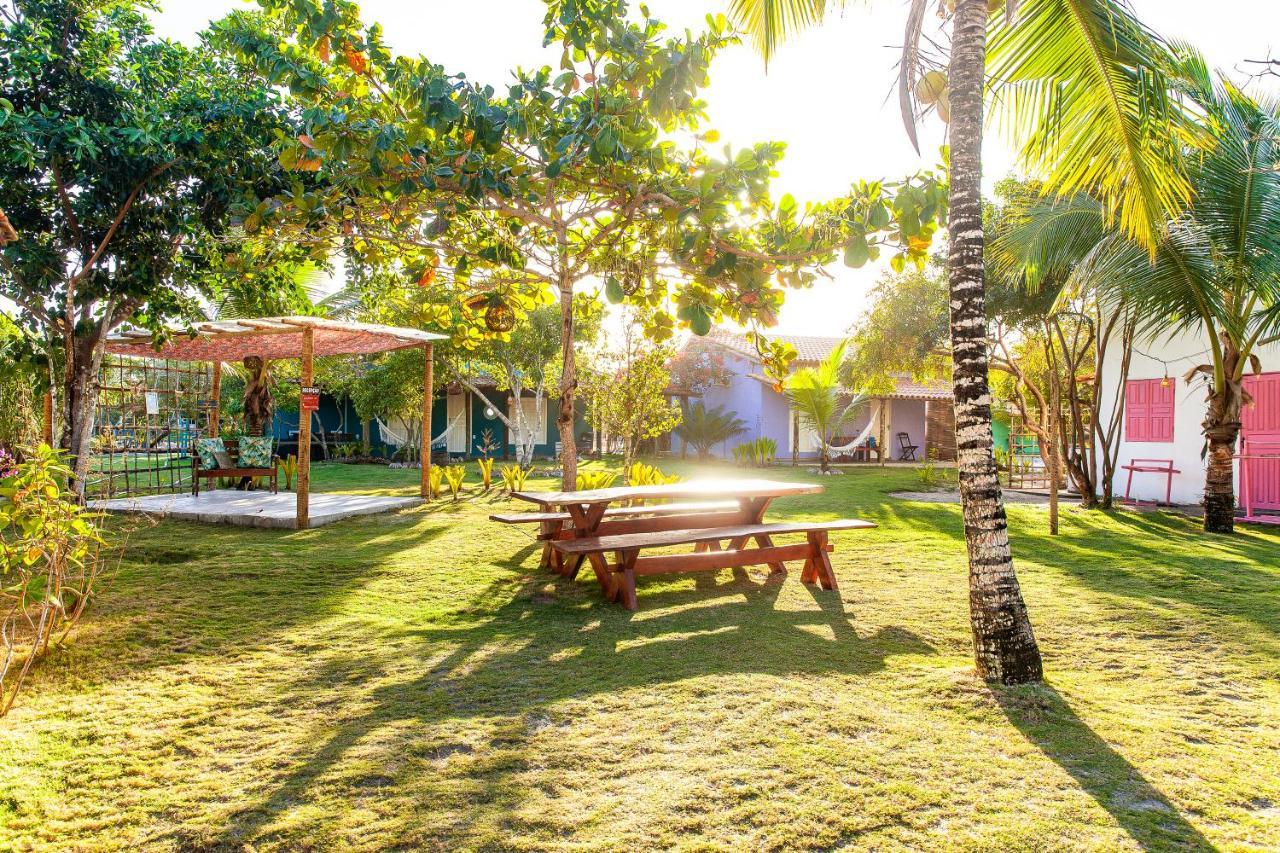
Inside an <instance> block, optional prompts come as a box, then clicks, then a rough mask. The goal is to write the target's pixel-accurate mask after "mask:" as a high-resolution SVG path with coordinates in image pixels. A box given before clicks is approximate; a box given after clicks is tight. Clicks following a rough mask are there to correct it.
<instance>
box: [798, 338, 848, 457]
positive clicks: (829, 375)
mask: <svg viewBox="0 0 1280 853" xmlns="http://www.w3.org/2000/svg"><path fill="white" fill-rule="evenodd" d="M847 349H848V341H841V342H840V344H839V345H838V346H836V348H835V349H833V350H832V351H831V352H830V353H829V354H828V355H827V357H826V358H824V359H823V360H822V361H821V362H819V363H818V365H817V366H816V367H804V368H801V369H800V370H797V371H796V372H795V373H793V374H791V375H790V376H788V377H787V381H786V382H785V383H784V385H783V390H784V391H785V393H786V395H787V399H788V400H790V401H791V405H792V406H794V407H795V409H796V411H797V412H799V414H800V421H801V423H803V424H804V425H805V427H807V428H808V429H811V430H813V431H814V432H816V433H817V434H818V442H819V451H818V452H819V458H820V460H821V471H822V472H823V473H824V474H825V473H826V472H828V471H830V470H831V456H830V446H831V439H833V438H834V437H835V436H837V435H838V434H839V433H840V430H841V429H842V428H843V427H845V426H846V425H848V424H849V423H850V422H851V421H852V420H853V419H854V418H855V417H857V416H858V415H859V414H861V413H862V410H863V409H865V408H866V403H867V399H866V398H865V397H863V396H862V395H858V396H856V397H854V398H853V400H852V401H851V402H849V403H847V404H846V403H844V402H843V401H842V399H841V397H842V394H841V382H840V365H841V364H842V363H843V362H844V355H845V351H846V350H847Z"/></svg>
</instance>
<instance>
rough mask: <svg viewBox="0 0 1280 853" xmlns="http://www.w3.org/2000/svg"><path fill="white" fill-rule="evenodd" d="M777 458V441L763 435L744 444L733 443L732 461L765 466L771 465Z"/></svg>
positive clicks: (758, 466) (740, 463)
mask: <svg viewBox="0 0 1280 853" xmlns="http://www.w3.org/2000/svg"><path fill="white" fill-rule="evenodd" d="M777 458H778V442H777V441H776V440H775V439H772V438H769V437H768V436H764V435H762V436H760V437H759V438H757V439H755V440H753V441H748V442H746V443H745V444H738V445H735V446H734V448H733V461H735V462H737V463H738V464H739V465H753V466H755V467H757V468H765V467H768V466H769V465H772V464H773V463H774V461H775V460H776V459H777Z"/></svg>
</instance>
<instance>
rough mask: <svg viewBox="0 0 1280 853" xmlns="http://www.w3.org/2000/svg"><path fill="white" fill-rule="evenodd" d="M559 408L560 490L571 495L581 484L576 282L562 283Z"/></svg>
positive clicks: (557, 418)
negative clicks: (575, 407)
mask: <svg viewBox="0 0 1280 853" xmlns="http://www.w3.org/2000/svg"><path fill="white" fill-rule="evenodd" d="M560 359H561V372H560V407H559V410H558V411H557V413H556V425H557V426H558V427H559V428H560V467H561V475H560V487H561V488H562V489H563V490H564V491H566V492H571V491H573V490H574V488H575V487H576V486H577V483H578V446H577V443H576V442H575V441H574V440H573V403H574V394H575V392H576V391H577V388H578V372H577V368H576V365H575V364H574V358H573V283H572V282H571V281H568V280H567V279H566V278H562V279H561V281H560Z"/></svg>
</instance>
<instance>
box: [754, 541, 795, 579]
mask: <svg viewBox="0 0 1280 853" xmlns="http://www.w3.org/2000/svg"><path fill="white" fill-rule="evenodd" d="M755 539H756V545H758V546H759V547H761V548H772V547H773V537H772V536H770V535H769V534H767V533H762V534H761V535H759V536H757V537H755ZM786 573H787V566H786V564H785V563H770V564H769V574H772V575H785V574H786Z"/></svg>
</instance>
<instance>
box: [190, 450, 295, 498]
mask: <svg viewBox="0 0 1280 853" xmlns="http://www.w3.org/2000/svg"><path fill="white" fill-rule="evenodd" d="M236 449H237V454H236V458H235V459H234V460H233V459H232V458H231V456H230V454H229V452H228V451H227V448H226V446H225V445H224V444H223V441H222V439H220V438H201V439H198V440H197V441H196V447H195V452H194V453H192V454H191V494H193V495H195V496H197V497H199V495H200V481H201V480H202V479H203V480H215V479H219V478H222V477H232V478H234V477H250V478H253V477H266V478H267V479H268V480H269V481H270V483H271V493H272V494H275V493H276V492H278V491H279V474H278V473H277V472H278V463H279V461H280V460H279V459H278V458H277V457H275V456H273V455H272V454H271V439H270V438H269V437H265V436H264V437H261V438H259V437H249V436H246V437H244V438H242V439H240V440H239V441H237V443H236Z"/></svg>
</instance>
